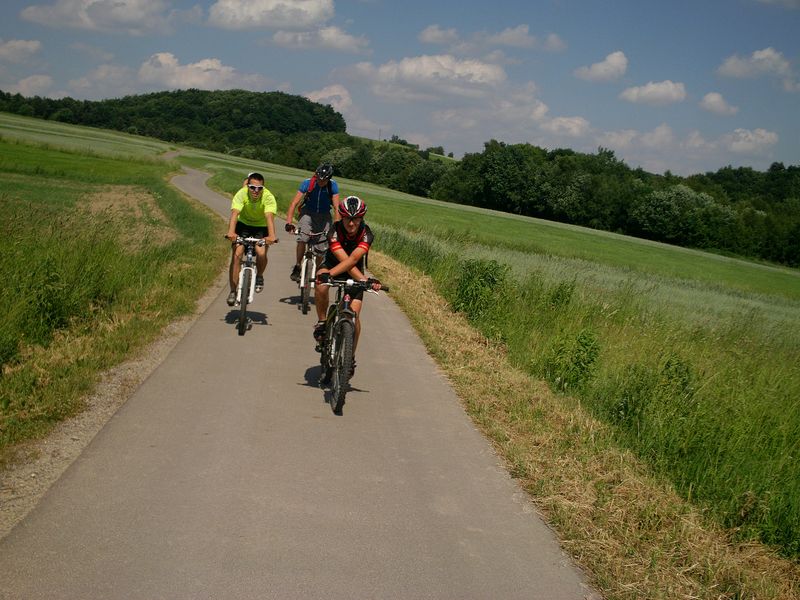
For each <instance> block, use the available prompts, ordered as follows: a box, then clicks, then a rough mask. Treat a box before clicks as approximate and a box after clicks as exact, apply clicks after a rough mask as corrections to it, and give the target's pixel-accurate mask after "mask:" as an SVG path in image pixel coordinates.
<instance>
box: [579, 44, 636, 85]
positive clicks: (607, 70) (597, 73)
mask: <svg viewBox="0 0 800 600" xmlns="http://www.w3.org/2000/svg"><path fill="white" fill-rule="evenodd" d="M627 70H628V57H627V56H625V53H624V52H622V51H621V50H617V51H616V52H612V53H611V54H609V55H608V56H606V57H605V59H604V60H602V61H601V62H598V63H594V64H593V65H591V66H589V67H580V68H578V69H575V71H574V73H575V76H576V77H579V78H580V79H585V80H586V81H603V82H605V81H616V80H617V79H619V78H620V77H622V76H623V75H625V71H627Z"/></svg>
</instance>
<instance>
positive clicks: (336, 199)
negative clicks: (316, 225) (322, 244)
mask: <svg viewBox="0 0 800 600" xmlns="http://www.w3.org/2000/svg"><path fill="white" fill-rule="evenodd" d="M332 200H333V222H334V223H335V222H336V221H338V220H339V219H340V218H341V217H340V216H339V194H334V195H333V198H332Z"/></svg>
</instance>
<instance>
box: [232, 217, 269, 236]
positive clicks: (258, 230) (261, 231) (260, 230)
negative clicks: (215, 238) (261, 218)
mask: <svg viewBox="0 0 800 600" xmlns="http://www.w3.org/2000/svg"><path fill="white" fill-rule="evenodd" d="M268 233H269V229H267V227H266V225H265V226H264V227H255V226H253V225H246V224H245V223H242V222H241V221H236V235H240V236H242V237H257V238H265V237H267V234H268Z"/></svg>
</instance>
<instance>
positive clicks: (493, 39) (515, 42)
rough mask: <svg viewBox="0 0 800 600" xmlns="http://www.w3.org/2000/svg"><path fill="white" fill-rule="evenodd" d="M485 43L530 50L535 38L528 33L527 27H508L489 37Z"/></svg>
mask: <svg viewBox="0 0 800 600" xmlns="http://www.w3.org/2000/svg"><path fill="white" fill-rule="evenodd" d="M486 41H487V42H488V43H489V44H492V45H497V46H512V47H514V48H532V47H533V46H534V45H535V44H536V38H535V37H534V36H532V35H530V34H529V33H528V26H527V25H517V26H516V27H508V28H507V29H504V30H503V31H501V32H500V33H496V34H494V35H490V36H489V37H488V38H487V39H486Z"/></svg>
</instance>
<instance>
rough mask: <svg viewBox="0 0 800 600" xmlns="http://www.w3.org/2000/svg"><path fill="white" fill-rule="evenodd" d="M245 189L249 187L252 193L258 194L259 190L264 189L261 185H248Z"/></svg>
mask: <svg viewBox="0 0 800 600" xmlns="http://www.w3.org/2000/svg"><path fill="white" fill-rule="evenodd" d="M247 187H249V188H250V189H251V190H253V191H254V192H260V191H261V190H263V189H264V186H263V185H248V186H247Z"/></svg>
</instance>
